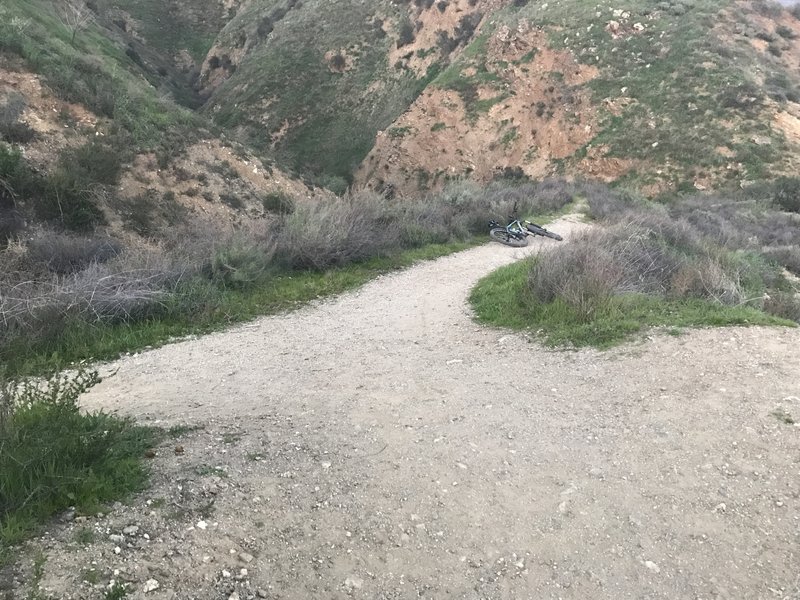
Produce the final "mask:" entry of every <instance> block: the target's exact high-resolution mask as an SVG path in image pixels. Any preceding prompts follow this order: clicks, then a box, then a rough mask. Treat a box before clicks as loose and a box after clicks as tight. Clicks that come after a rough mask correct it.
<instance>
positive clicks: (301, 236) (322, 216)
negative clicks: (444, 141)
mask: <svg viewBox="0 0 800 600" xmlns="http://www.w3.org/2000/svg"><path fill="white" fill-rule="evenodd" d="M386 202H387V201H386V200H384V199H383V198H381V197H379V196H377V195H374V194H369V193H362V194H359V195H356V196H351V197H348V198H341V199H336V200H331V201H326V202H324V203H323V202H319V203H313V204H312V203H307V202H304V203H298V204H297V206H296V207H295V210H294V212H293V213H292V214H290V215H286V216H284V217H283V219H282V221H281V224H280V228H279V230H278V234H277V251H276V257H277V259H278V260H279V262H280V263H281V264H283V265H285V266H286V267H288V268H292V269H317V270H322V269H326V268H330V267H335V266H341V265H346V264H348V263H352V262H356V261H359V260H364V259H366V258H370V257H373V256H380V255H382V254H385V253H386V252H388V251H390V250H392V249H396V248H397V247H398V246H399V243H400V236H399V233H398V231H397V228H395V227H388V226H387V225H388V224H389V220H390V219H391V216H390V215H391V211H389V210H388V209H387V207H386Z"/></svg>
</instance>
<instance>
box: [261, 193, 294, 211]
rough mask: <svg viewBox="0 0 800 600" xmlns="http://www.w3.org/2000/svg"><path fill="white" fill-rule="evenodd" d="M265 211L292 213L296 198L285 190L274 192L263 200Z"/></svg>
mask: <svg viewBox="0 0 800 600" xmlns="http://www.w3.org/2000/svg"><path fill="white" fill-rule="evenodd" d="M261 203H262V205H263V206H264V211H265V212H268V213H275V214H278V215H286V214H290V213H292V212H293V211H294V205H295V203H294V200H293V199H292V197H291V196H288V195H286V194H284V193H283V192H272V193H270V194H267V195H266V196H264V198H263V199H262V201H261Z"/></svg>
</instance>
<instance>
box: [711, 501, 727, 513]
mask: <svg viewBox="0 0 800 600" xmlns="http://www.w3.org/2000/svg"><path fill="white" fill-rule="evenodd" d="M726 510H728V505H727V504H725V503H724V502H720V503H719V504H717V505H716V506H715V507H714V512H725V511H726Z"/></svg>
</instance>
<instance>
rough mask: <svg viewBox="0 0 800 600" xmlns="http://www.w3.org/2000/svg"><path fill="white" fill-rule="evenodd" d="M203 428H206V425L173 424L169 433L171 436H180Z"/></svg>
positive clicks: (168, 430)
mask: <svg viewBox="0 0 800 600" xmlns="http://www.w3.org/2000/svg"><path fill="white" fill-rule="evenodd" d="M203 429H205V425H173V426H172V427H170V428H169V429H167V435H168V436H169V437H171V438H179V437H182V436H184V435H186V434H189V433H193V432H195V431H202V430H203Z"/></svg>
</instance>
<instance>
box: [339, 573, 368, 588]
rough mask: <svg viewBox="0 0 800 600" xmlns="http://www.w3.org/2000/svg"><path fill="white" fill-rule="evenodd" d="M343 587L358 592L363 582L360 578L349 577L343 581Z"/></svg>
mask: <svg viewBox="0 0 800 600" xmlns="http://www.w3.org/2000/svg"><path fill="white" fill-rule="evenodd" d="M344 585H345V587H349V588H350V589H354V590H360V589H361V587H362V586H363V585H364V580H363V579H361V578H360V577H356V576H354V575H351V576H350V577H348V578H347V579H345V580H344Z"/></svg>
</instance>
